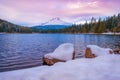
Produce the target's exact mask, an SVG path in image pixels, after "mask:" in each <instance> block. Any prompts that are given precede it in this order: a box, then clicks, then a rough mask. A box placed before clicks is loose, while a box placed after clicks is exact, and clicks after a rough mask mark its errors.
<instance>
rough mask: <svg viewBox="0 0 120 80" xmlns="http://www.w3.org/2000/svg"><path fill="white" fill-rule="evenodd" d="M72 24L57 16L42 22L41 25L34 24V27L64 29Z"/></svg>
mask: <svg viewBox="0 0 120 80" xmlns="http://www.w3.org/2000/svg"><path fill="white" fill-rule="evenodd" d="M71 25H72V24H71V23H68V22H65V21H62V20H61V19H60V18H58V17H57V18H53V19H51V20H49V21H47V22H45V23H42V24H41V25H38V26H33V27H34V28H37V29H43V30H48V29H64V28H67V27H70V26H71Z"/></svg>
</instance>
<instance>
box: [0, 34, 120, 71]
mask: <svg viewBox="0 0 120 80" xmlns="http://www.w3.org/2000/svg"><path fill="white" fill-rule="evenodd" d="M62 43H73V44H74V45H75V52H76V54H77V57H80V56H81V55H83V53H84V51H85V48H86V46H87V45H89V44H95V45H99V46H101V47H105V48H112V49H115V48H120V36H114V35H94V34H0V72H2V71H9V70H15V69H22V68H29V67H34V66H40V65H42V57H43V56H44V54H46V53H50V52H52V51H54V50H55V48H56V47H57V46H59V45H60V44H62Z"/></svg>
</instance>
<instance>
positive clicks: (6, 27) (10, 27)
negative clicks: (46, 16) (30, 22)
mask: <svg viewBox="0 0 120 80" xmlns="http://www.w3.org/2000/svg"><path fill="white" fill-rule="evenodd" d="M0 32H7V33H32V32H39V30H37V29H34V28H30V27H25V26H19V25H16V24H13V23H10V22H8V21H5V20H2V19H0Z"/></svg>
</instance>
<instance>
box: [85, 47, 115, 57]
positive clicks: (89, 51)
mask: <svg viewBox="0 0 120 80" xmlns="http://www.w3.org/2000/svg"><path fill="white" fill-rule="evenodd" d="M109 54H113V50H112V49H110V48H101V47H99V46H97V45H88V46H87V48H86V50H85V57H86V58H94V57H96V56H102V55H109Z"/></svg>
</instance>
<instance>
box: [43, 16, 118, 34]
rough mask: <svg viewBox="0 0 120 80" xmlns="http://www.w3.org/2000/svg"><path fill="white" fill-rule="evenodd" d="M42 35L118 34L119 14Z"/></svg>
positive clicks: (48, 31) (49, 31)
mask: <svg viewBox="0 0 120 80" xmlns="http://www.w3.org/2000/svg"><path fill="white" fill-rule="evenodd" d="M41 32H42V33H103V32H114V33H115V32H120V14H118V15H114V16H111V17H107V18H105V19H101V18H99V19H98V20H96V19H95V18H94V17H93V18H92V19H91V21H90V22H89V23H87V21H86V23H85V24H79V25H72V26H71V27H69V28H65V29H59V30H44V31H41Z"/></svg>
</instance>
